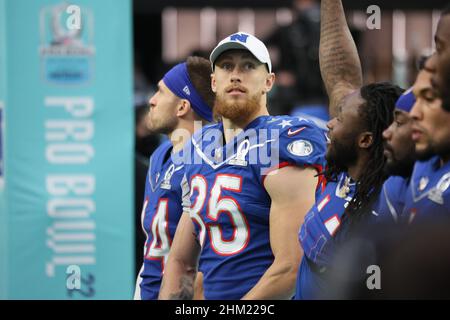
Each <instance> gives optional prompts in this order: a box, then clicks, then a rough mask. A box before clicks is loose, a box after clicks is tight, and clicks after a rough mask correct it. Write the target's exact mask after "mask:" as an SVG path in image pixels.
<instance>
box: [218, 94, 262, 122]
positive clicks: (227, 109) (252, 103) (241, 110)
mask: <svg viewBox="0 0 450 320" xmlns="http://www.w3.org/2000/svg"><path fill="white" fill-rule="evenodd" d="M260 101H261V94H255V95H253V96H251V97H249V98H247V99H226V98H225V97H224V96H223V95H217V96H216V100H215V102H214V109H213V110H214V116H215V118H216V117H217V116H221V117H224V118H226V119H229V120H231V121H233V122H246V121H248V120H249V119H250V117H251V116H252V115H254V114H255V113H256V112H257V111H258V110H259V109H260V107H261V106H260Z"/></svg>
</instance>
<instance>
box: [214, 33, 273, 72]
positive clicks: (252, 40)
mask: <svg viewBox="0 0 450 320" xmlns="http://www.w3.org/2000/svg"><path fill="white" fill-rule="evenodd" d="M231 49H245V50H248V51H250V52H251V53H252V54H253V55H254V56H255V58H256V59H258V60H259V61H260V62H262V63H265V64H267V68H268V69H269V72H272V62H271V61H270V56H269V51H268V50H267V48H266V45H265V44H264V43H263V42H262V41H261V40H259V39H258V38H256V37H255V36H253V35H251V34H248V33H245V32H238V33H234V34H232V35H230V36H228V37H226V38H225V39H223V40H222V41H220V42H219V44H218V45H217V46H216V47H215V48H214V50H213V51H212V52H211V55H210V56H209V60H210V61H211V68H212V69H213V70H214V63H215V62H216V59H217V58H218V57H219V56H220V55H221V54H222V53H223V52H224V51H227V50H231Z"/></svg>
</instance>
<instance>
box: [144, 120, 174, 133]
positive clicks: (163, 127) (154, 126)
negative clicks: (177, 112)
mask: <svg viewBox="0 0 450 320" xmlns="http://www.w3.org/2000/svg"><path fill="white" fill-rule="evenodd" d="M177 126H178V118H177V117H172V118H171V117H167V118H165V119H158V120H156V119H152V118H151V119H149V120H147V129H148V130H149V132H150V133H151V134H170V133H171V132H173V131H174V130H175V129H176V128H177Z"/></svg>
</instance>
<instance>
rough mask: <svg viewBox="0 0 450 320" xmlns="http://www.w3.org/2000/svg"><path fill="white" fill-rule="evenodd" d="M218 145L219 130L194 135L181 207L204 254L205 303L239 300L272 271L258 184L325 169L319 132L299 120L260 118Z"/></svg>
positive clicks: (266, 201) (263, 194)
mask: <svg viewBox="0 0 450 320" xmlns="http://www.w3.org/2000/svg"><path fill="white" fill-rule="evenodd" d="M223 141H224V140H223V125H222V124H221V123H218V124H214V125H211V126H206V127H204V128H203V129H202V130H201V132H198V133H197V134H196V135H194V136H193V138H192V144H191V145H190V146H189V148H187V149H186V150H185V152H186V160H185V183H186V184H188V190H190V193H188V194H187V195H186V196H185V197H184V205H185V206H188V207H189V210H190V215H191V218H192V220H193V223H194V225H195V228H196V232H197V235H198V237H199V241H200V243H201V246H202V251H201V257H200V260H201V262H200V264H201V268H202V272H203V273H204V282H203V287H204V295H205V298H206V299H240V298H242V297H243V296H244V295H245V294H246V293H247V292H248V291H250V289H252V287H254V286H255V284H256V283H257V282H258V281H259V279H260V278H261V277H262V275H263V274H264V273H265V272H266V270H267V269H268V268H269V267H270V265H271V264H272V263H273V259H274V257H273V253H272V250H271V247H270V235H269V214H270V206H271V199H270V196H269V194H268V193H267V191H266V190H265V188H264V177H265V176H266V175H267V174H270V173H272V172H273V171H274V170H276V169H278V168H282V167H285V166H300V167H314V168H316V169H317V171H322V169H323V166H324V164H325V163H324V162H325V161H324V154H325V148H326V140H325V136H324V134H323V131H322V130H320V129H319V128H318V127H317V126H316V125H315V124H314V123H312V122H311V121H308V120H305V119H300V118H294V117H288V116H280V117H272V116H260V117H258V118H256V119H255V120H253V121H252V122H251V123H250V124H249V125H248V126H247V127H246V129H245V130H244V131H243V132H241V133H240V134H238V135H237V136H236V137H235V138H234V139H233V141H230V142H229V143H227V144H225V145H224V143H223ZM318 190H319V191H321V188H320V185H318Z"/></svg>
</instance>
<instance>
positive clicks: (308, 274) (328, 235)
mask: <svg viewBox="0 0 450 320" xmlns="http://www.w3.org/2000/svg"><path fill="white" fill-rule="evenodd" d="M355 189H356V184H355V183H354V182H353V181H352V180H351V178H350V177H349V176H348V174H347V173H346V172H343V173H340V174H339V176H338V178H337V180H336V181H329V182H328V183H327V185H326V187H325V190H324V191H323V192H322V193H321V194H320V195H319V196H318V197H317V198H316V203H315V204H314V205H313V207H312V208H311V209H310V211H309V212H308V213H307V215H306V216H305V221H304V223H303V225H302V226H301V228H300V232H299V241H300V244H301V246H302V248H303V259H302V262H301V264H300V268H299V273H298V276H297V285H296V293H295V299H315V298H317V297H320V293H321V292H323V290H325V287H326V283H325V282H324V279H323V276H322V274H323V273H324V272H325V271H326V270H327V267H328V266H329V265H330V263H331V262H332V260H333V254H334V252H335V249H336V243H337V242H339V238H340V237H343V236H345V230H342V229H343V228H344V229H345V226H346V224H345V223H344V222H343V214H344V212H345V209H346V207H347V205H348V203H349V202H350V201H351V200H352V197H353V196H354V193H355Z"/></svg>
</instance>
